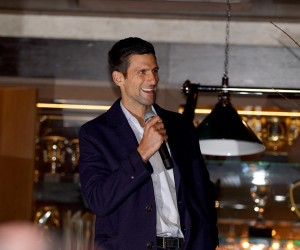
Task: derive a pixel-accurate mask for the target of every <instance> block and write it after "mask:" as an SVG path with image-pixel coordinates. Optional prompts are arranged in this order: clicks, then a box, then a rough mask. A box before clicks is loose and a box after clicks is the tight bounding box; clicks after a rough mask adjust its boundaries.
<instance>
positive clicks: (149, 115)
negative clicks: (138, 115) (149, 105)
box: [144, 109, 155, 122]
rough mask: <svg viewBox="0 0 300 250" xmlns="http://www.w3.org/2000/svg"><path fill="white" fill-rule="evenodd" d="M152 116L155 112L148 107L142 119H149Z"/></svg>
mask: <svg viewBox="0 0 300 250" xmlns="http://www.w3.org/2000/svg"><path fill="white" fill-rule="evenodd" d="M153 116H155V113H154V112H153V110H152V109H150V110H149V111H148V112H146V113H145V116H144V121H145V122H147V121H149V120H150V119H151V118H152V117H153Z"/></svg>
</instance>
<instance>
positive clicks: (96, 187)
mask: <svg viewBox="0 0 300 250" xmlns="http://www.w3.org/2000/svg"><path fill="white" fill-rule="evenodd" d="M109 65H110V71H111V74H112V79H113V81H114V83H115V84H116V85H118V86H119V88H120V92H121V99H118V100H117V101H116V102H115V103H114V104H113V105H112V107H111V108H110V110H108V111H107V112H106V113H105V114H103V115H101V116H99V117H97V118H96V119H94V120H92V121H90V122H87V123H86V124H85V125H83V126H82V127H81V129H80V135H79V139H80V165H79V169H80V170H79V171H80V179H81V185H82V191H83V195H84V197H85V200H86V202H87V204H88V206H89V208H90V209H91V210H92V211H93V212H94V213H95V214H96V218H97V219H96V225H95V241H96V245H97V246H98V249H101V250H102V249H105V250H115V249H118V250H143V249H145V250H146V249H180V250H212V249H215V248H216V246H217V244H218V230H217V227H216V211H215V207H214V202H215V195H214V185H213V184H212V182H211V181H210V179H209V174H208V171H207V169H206V166H205V164H204V160H203V157H202V155H201V152H200V148H199V142H198V138H197V135H196V131H195V127H194V126H193V124H192V122H188V121H186V120H184V118H183V117H182V115H180V114H178V113H175V112H171V111H167V110H164V109H162V108H161V107H159V106H158V105H157V104H156V103H155V99H156V92H157V85H158V80H159V77H158V70H159V67H158V65H157V60H156V55H155V50H154V47H153V45H152V44H151V43H149V42H147V41H144V40H142V39H140V38H136V37H130V38H126V39H123V40H120V41H119V42H117V43H116V44H115V45H114V46H113V47H112V48H111V50H110V51H109ZM149 114H150V115H149ZM145 115H146V116H147V115H148V116H150V118H149V119H148V120H147V121H145ZM166 142H167V147H168V149H169V152H167V153H170V155H171V157H172V160H171V161H172V163H173V168H171V169H169V170H167V169H166V168H165V166H164V163H163V161H162V158H161V154H160V152H161V151H160V150H159V149H160V148H161V146H162V145H164V144H165V143H166ZM165 145H166V144H165Z"/></svg>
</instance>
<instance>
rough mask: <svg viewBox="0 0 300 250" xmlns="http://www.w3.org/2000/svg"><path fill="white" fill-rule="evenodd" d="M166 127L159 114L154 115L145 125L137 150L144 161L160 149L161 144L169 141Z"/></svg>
mask: <svg viewBox="0 0 300 250" xmlns="http://www.w3.org/2000/svg"><path fill="white" fill-rule="evenodd" d="M167 139H168V136H167V135H166V129H165V127H164V124H163V122H162V119H161V118H160V117H159V116H157V115H156V116H153V117H152V118H151V119H150V120H149V121H147V122H146V124H145V126H144V134H143V137H142V140H141V142H140V145H139V146H138V148H137V150H138V152H139V153H140V155H141V157H142V159H143V161H144V162H148V161H149V159H150V157H151V156H152V155H154V154H155V152H156V151H158V150H159V148H160V146H161V144H162V143H163V142H164V141H167Z"/></svg>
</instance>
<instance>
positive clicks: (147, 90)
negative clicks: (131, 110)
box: [143, 89, 154, 91]
mask: <svg viewBox="0 0 300 250" xmlns="http://www.w3.org/2000/svg"><path fill="white" fill-rule="evenodd" d="M143 91H154V89H143Z"/></svg>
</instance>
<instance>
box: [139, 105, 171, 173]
mask: <svg viewBox="0 0 300 250" xmlns="http://www.w3.org/2000/svg"><path fill="white" fill-rule="evenodd" d="M153 116H155V113H154V112H153V111H152V110H150V111H148V112H147V113H146V114H145V117H144V120H145V122H147V121H149V120H150V119H151V118H152V117H153ZM158 152H159V154H160V157H161V159H162V161H163V163H164V165H165V168H166V169H167V170H169V169H171V168H173V162H172V159H171V156H170V153H169V150H168V148H167V144H166V143H165V142H163V143H162V144H161V146H160V148H159V150H158Z"/></svg>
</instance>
